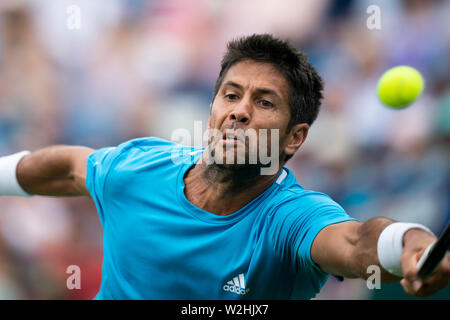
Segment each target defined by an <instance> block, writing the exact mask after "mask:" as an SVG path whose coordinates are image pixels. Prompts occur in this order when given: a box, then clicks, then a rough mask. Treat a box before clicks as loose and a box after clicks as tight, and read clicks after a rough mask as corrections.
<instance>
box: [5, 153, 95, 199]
mask: <svg viewBox="0 0 450 320" xmlns="http://www.w3.org/2000/svg"><path fill="white" fill-rule="evenodd" d="M92 152H94V150H93V149H91V148H87V147H81V146H64V145H58V146H51V147H46V148H43V149H39V150H37V151H35V152H32V153H30V154H28V155H26V156H24V157H23V158H21V160H20V161H19V162H18V163H17V166H16V172H15V174H16V178H17V182H18V183H19V185H20V187H21V188H22V189H23V190H24V191H26V192H27V193H29V194H32V195H44V196H83V195H89V192H88V190H87V189H86V186H85V181H86V167H87V158H88V156H89V154H91V153H92ZM1 169H2V168H0V170H1ZM0 195H1V194H0Z"/></svg>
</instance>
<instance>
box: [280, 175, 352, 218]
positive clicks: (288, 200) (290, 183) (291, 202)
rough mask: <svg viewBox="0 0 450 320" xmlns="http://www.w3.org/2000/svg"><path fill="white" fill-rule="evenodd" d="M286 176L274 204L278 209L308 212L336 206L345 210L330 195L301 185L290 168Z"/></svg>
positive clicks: (335, 207)
mask: <svg viewBox="0 0 450 320" xmlns="http://www.w3.org/2000/svg"><path fill="white" fill-rule="evenodd" d="M284 170H285V171H286V172H287V175H286V178H285V179H284V180H283V182H282V183H280V187H279V190H278V192H277V194H276V197H275V199H274V200H275V201H274V205H275V208H276V209H277V211H283V212H289V211H291V209H295V211H296V212H306V211H309V210H313V209H318V208H324V207H328V208H334V209H338V210H342V211H344V209H343V208H342V207H341V206H340V205H339V204H338V203H337V202H336V201H335V200H333V199H332V198H331V197H330V196H329V195H327V194H325V193H323V192H319V191H315V190H308V189H305V188H304V187H303V186H302V185H300V184H299V183H298V182H297V180H296V177H295V175H294V174H293V173H292V171H290V170H289V169H288V168H284Z"/></svg>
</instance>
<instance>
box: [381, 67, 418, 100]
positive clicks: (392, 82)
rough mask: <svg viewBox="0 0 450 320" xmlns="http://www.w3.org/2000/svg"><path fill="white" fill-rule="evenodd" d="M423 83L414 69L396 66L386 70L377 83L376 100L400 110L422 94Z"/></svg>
mask: <svg viewBox="0 0 450 320" xmlns="http://www.w3.org/2000/svg"><path fill="white" fill-rule="evenodd" d="M424 87H425V81H424V80H423V77H422V75H421V74H420V72H419V71H417V70H416V69H414V68H412V67H409V66H397V67H394V68H391V69H389V70H387V71H386V72H385V73H384V74H383V75H382V76H381V78H380V80H379V81H378V98H379V99H380V100H381V102H383V104H384V105H386V106H388V107H391V108H396V109H401V108H405V107H407V106H409V105H410V104H411V103H413V102H414V101H415V100H416V99H417V98H418V97H419V96H420V94H421V93H422V91H423V89H424Z"/></svg>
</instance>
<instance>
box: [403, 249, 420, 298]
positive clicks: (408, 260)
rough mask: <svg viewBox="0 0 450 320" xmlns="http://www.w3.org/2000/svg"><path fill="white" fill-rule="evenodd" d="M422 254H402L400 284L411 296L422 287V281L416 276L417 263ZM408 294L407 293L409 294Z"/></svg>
mask: <svg viewBox="0 0 450 320" xmlns="http://www.w3.org/2000/svg"><path fill="white" fill-rule="evenodd" d="M422 254H423V250H422V252H415V253H414V252H404V254H403V255H402V258H401V265H402V273H403V280H402V281H401V282H400V283H401V284H402V286H403V288H404V289H405V290H406V291H407V292H408V291H409V292H411V293H412V294H413V293H415V292H417V291H419V290H420V288H421V287H422V285H423V282H422V279H420V277H419V275H418V271H419V270H418V269H417V262H418V261H419V258H420V256H421V255H422ZM409 292H408V293H409Z"/></svg>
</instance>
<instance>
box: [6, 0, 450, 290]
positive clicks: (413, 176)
mask: <svg viewBox="0 0 450 320" xmlns="http://www.w3.org/2000/svg"><path fill="white" fill-rule="evenodd" d="M72 5H74V2H73V1H68V0H61V1H58V2H49V1H43V0H40V1H39V0H34V1H19V0H17V1H15V0H4V1H2V2H1V4H0V155H5V154H9V153H13V152H16V151H19V150H23V149H29V150H35V149H37V148H40V147H44V146H48V145H52V144H75V145H87V146H90V147H93V148H99V147H103V146H109V145H116V144H119V143H121V142H123V141H125V140H128V139H131V138H135V137H141V136H150V135H156V136H160V137H163V138H167V139H170V136H171V133H172V132H173V131H174V130H175V129H177V128H187V129H188V130H192V128H193V122H194V121H195V120H200V121H203V123H204V124H205V125H204V128H206V121H207V119H208V115H209V114H208V113H209V103H210V101H211V95H212V89H213V85H214V81H215V79H216V77H217V75H218V71H219V63H220V59H221V55H222V54H223V52H224V50H225V45H226V43H227V42H228V41H229V40H230V39H232V38H235V37H237V36H240V35H244V34H251V33H262V32H270V33H273V34H275V35H277V36H279V37H281V38H285V39H289V40H290V41H292V43H293V44H294V45H295V46H296V47H298V48H299V49H301V50H303V51H305V52H306V53H307V54H308V56H309V59H310V61H311V63H312V64H313V65H314V66H315V67H316V68H317V69H318V71H319V73H320V74H321V75H322V76H323V78H324V81H325V85H326V89H325V99H324V102H323V106H322V110H321V114H320V115H319V118H318V120H317V122H316V123H315V124H314V125H313V126H312V128H311V130H310V133H309V136H308V139H307V141H306V143H305V144H304V146H303V147H302V149H301V150H300V151H299V152H298V154H296V155H295V156H294V157H293V158H292V159H291V160H290V161H289V162H288V167H290V168H291V169H292V170H293V172H294V173H295V174H296V175H297V179H298V181H299V183H300V184H302V185H303V186H304V187H305V188H308V189H313V190H319V191H322V192H325V193H328V194H329V195H330V196H332V197H333V198H334V199H335V200H336V201H338V202H339V203H340V204H341V205H342V206H343V207H344V208H345V209H346V210H347V211H348V212H349V213H350V214H351V215H352V216H354V217H356V218H359V219H361V220H366V219H369V218H372V217H375V216H387V217H390V218H393V219H397V220H402V221H411V222H419V223H423V224H425V225H427V226H429V227H430V228H431V229H432V230H433V231H434V232H436V233H439V232H441V231H442V229H443V227H444V226H445V224H446V222H448V221H449V220H450V161H449V160H450V79H449V73H448V72H449V70H450V66H449V58H448V57H449V56H450V22H449V20H448V17H447V13H448V12H450V10H449V9H450V2H449V1H445V0H443V1H439V0H433V1H419V0H414V1H412V0H409V1H406V0H405V1H375V0H374V1H344V0H341V1H326V0H321V1H317V0H305V1H297V0H284V1H275V0H267V1H264V2H263V3H262V2H261V1H257V0H239V1H238V0H227V1H212V0H211V1H210V0H186V1H176V0H166V1H162V0H153V1H135V0H133V1H131V0H128V1H126V0H122V1H121V0H110V1H108V2H107V4H106V3H105V2H101V3H99V2H94V1H90V0H78V1H76V6H77V8H78V9H79V13H80V16H79V20H78V21H79V23H80V25H79V28H71V27H69V26H68V21H72V20H71V19H72V18H73V12H72V13H68V11H67V9H68V8H69V7H70V6H72ZM370 5H377V6H378V7H379V8H380V13H381V29H380V30H370V29H369V28H368V27H367V24H366V21H367V19H368V17H369V14H368V13H367V12H366V9H367V8H368V7H369V6H370ZM72 27H73V26H72ZM399 64H408V65H411V66H413V67H416V68H417V69H419V70H420V71H421V72H422V74H423V75H424V77H425V79H426V89H425V92H424V94H423V95H422V96H421V97H420V98H419V99H418V100H417V101H416V102H415V103H414V104H413V105H412V106H410V107H409V108H407V109H404V110H391V109H388V108H386V107H384V106H382V105H381V104H380V102H379V101H378V99H377V97H376V84H377V80H378V78H379V77H380V76H381V74H382V73H383V72H384V71H385V70H386V69H388V68H390V67H392V66H395V65H399ZM18 211H19V212H18ZM101 238H102V229H101V227H100V224H99V221H98V218H97V215H96V211H95V207H94V206H93V204H92V203H91V202H90V201H89V200H88V199H81V198H80V199H65V198H60V199H55V198H33V199H13V198H2V199H0V299H1V298H3V299H90V298H92V297H93V296H94V295H95V294H96V291H97V290H98V287H99V283H100V271H101V257H102V247H101V245H102V239H101ZM71 264H75V265H79V266H80V267H81V268H82V270H83V275H85V277H86V278H83V279H85V280H83V281H84V284H85V285H84V286H83V290H81V291H77V292H75V291H69V290H67V288H66V287H65V285H66V279H67V276H68V275H67V274H66V272H65V271H66V268H67V266H69V265H71ZM394 287H395V285H392V286H386V291H383V290H381V291H371V290H368V289H367V287H366V285H365V283H364V281H362V280H348V279H347V280H345V281H344V282H342V283H340V282H337V281H335V280H334V279H331V278H330V280H329V281H328V283H327V284H326V286H325V287H324V289H323V290H322V293H321V294H320V295H319V297H318V298H319V299H371V298H380V297H381V298H383V296H384V297H386V298H387V297H389V299H391V298H390V297H391V295H390V294H391V293H392V292H394V296H395V292H397V291H398V289H399V288H398V287H395V288H394ZM391 288H394V289H395V290H397V291H395V290H394V289H391ZM390 292H391V293H390ZM398 297H400V298H405V297H404V296H403V295H401V294H398ZM439 297H441V298H442V297H443V298H446V299H448V298H450V294H449V293H448V290H447V291H446V292H444V293H442V294H441V295H440V296H439Z"/></svg>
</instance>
